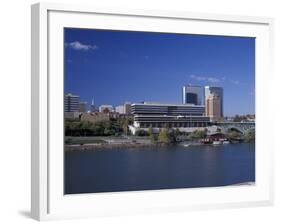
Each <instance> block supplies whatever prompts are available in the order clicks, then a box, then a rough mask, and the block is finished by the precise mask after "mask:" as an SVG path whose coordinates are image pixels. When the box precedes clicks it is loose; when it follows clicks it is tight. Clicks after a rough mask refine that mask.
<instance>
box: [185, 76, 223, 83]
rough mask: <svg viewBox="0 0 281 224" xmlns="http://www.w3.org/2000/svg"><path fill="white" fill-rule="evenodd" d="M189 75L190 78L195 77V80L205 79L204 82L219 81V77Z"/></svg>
mask: <svg viewBox="0 0 281 224" xmlns="http://www.w3.org/2000/svg"><path fill="white" fill-rule="evenodd" d="M189 77H190V78H192V79H195V80H197V81H205V82H211V83H218V82H220V81H221V80H220V79H219V78H215V77H210V76H198V75H190V76H189Z"/></svg>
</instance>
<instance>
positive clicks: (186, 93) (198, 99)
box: [182, 84, 204, 105]
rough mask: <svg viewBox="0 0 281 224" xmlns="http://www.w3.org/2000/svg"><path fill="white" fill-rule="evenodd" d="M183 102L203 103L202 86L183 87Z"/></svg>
mask: <svg viewBox="0 0 281 224" xmlns="http://www.w3.org/2000/svg"><path fill="white" fill-rule="evenodd" d="M182 103H183V104H194V105H202V104H204V103H203V88H202V87H201V86H195V85H190V84H189V85H186V86H184V87H182Z"/></svg>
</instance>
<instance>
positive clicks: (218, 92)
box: [204, 86, 223, 117]
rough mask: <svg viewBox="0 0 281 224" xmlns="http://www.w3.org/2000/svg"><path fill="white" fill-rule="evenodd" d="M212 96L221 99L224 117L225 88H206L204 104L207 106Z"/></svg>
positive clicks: (221, 113)
mask: <svg viewBox="0 0 281 224" xmlns="http://www.w3.org/2000/svg"><path fill="white" fill-rule="evenodd" d="M210 95H215V96H218V97H219V98H220V109H221V112H220V115H221V117H223V88H222V87H214V86H205V88H204V101H205V102H204V103H205V105H206V101H207V99H208V98H209V96H210Z"/></svg>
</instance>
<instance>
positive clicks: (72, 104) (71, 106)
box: [64, 93, 80, 112]
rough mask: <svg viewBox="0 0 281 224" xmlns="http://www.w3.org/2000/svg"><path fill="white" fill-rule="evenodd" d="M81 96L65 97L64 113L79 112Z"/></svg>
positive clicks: (68, 95)
mask: <svg viewBox="0 0 281 224" xmlns="http://www.w3.org/2000/svg"><path fill="white" fill-rule="evenodd" d="M79 103H80V96H76V95H73V94H71V93H68V94H66V95H65V96H64V112H79V109H80V108H79Z"/></svg>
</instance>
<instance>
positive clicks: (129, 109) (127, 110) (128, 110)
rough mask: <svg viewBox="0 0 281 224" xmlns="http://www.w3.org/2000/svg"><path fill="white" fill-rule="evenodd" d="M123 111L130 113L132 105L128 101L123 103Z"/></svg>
mask: <svg viewBox="0 0 281 224" xmlns="http://www.w3.org/2000/svg"><path fill="white" fill-rule="evenodd" d="M124 113H125V114H128V115H129V114H131V113H132V105H131V103H130V102H125V103H124Z"/></svg>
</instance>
